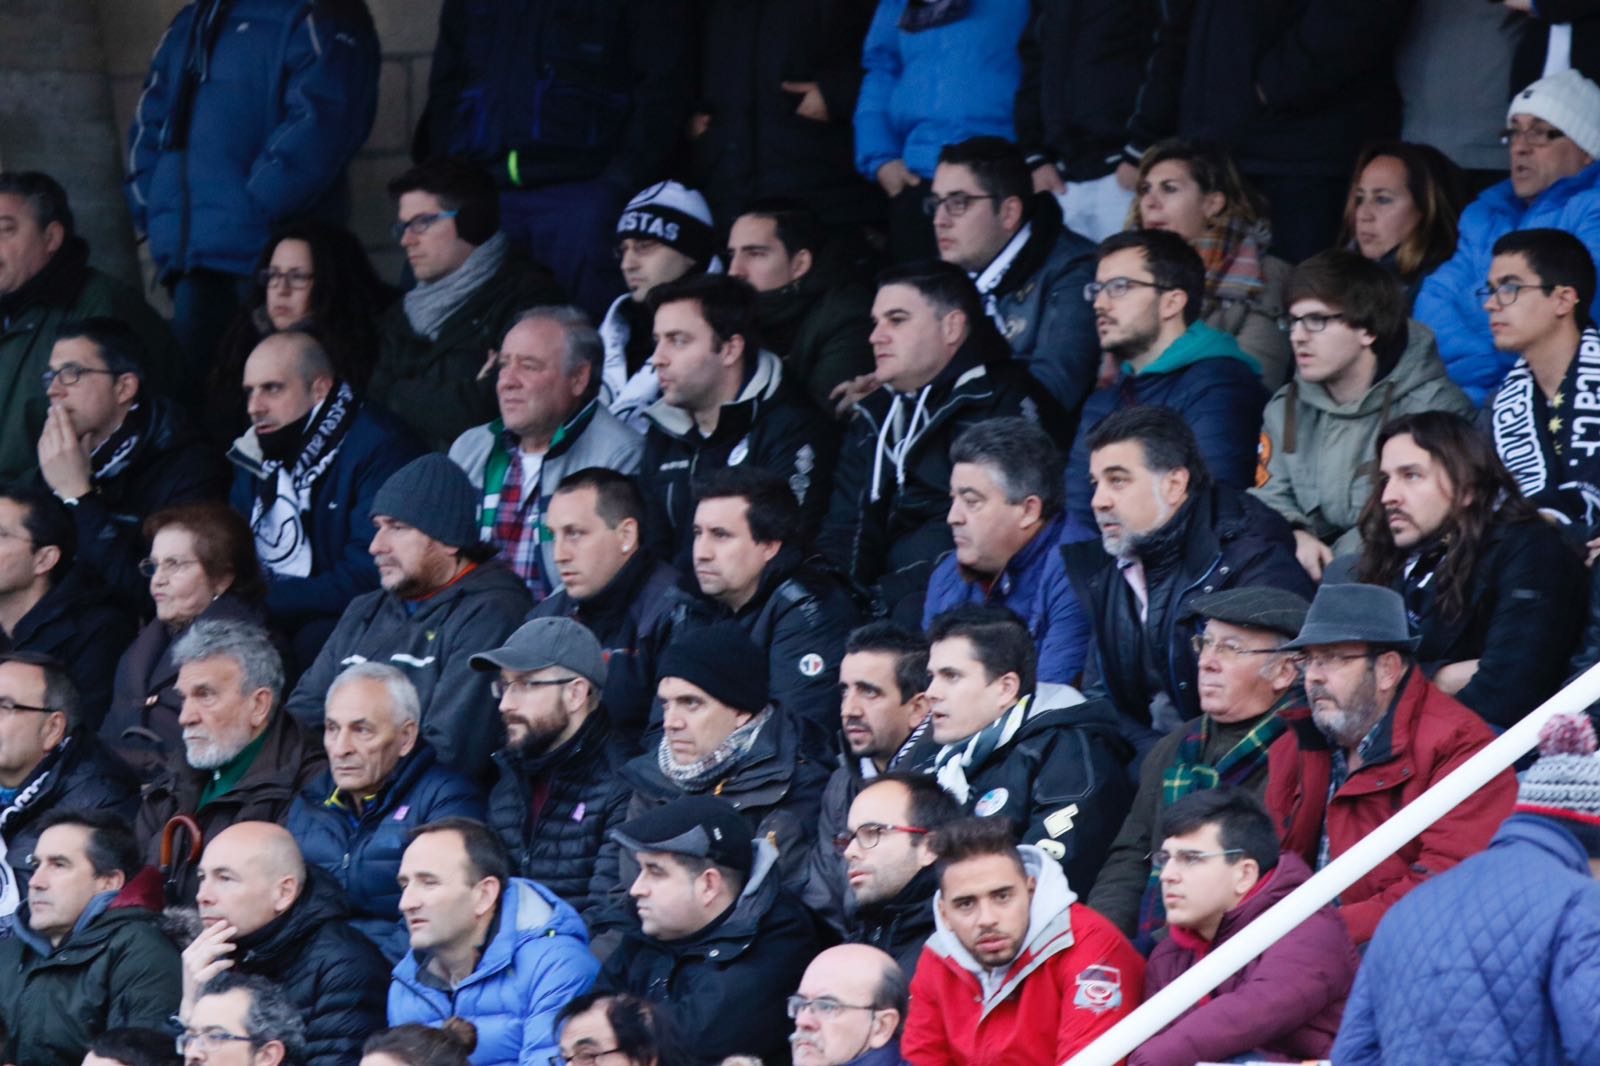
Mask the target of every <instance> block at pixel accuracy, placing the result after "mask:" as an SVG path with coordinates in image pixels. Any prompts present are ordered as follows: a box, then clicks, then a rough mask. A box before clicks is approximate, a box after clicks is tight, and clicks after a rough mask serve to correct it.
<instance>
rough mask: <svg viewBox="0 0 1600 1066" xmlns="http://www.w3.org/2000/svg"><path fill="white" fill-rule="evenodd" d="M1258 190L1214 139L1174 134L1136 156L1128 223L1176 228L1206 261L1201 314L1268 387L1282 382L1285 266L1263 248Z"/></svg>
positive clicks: (1267, 231)
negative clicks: (1233, 343)
mask: <svg viewBox="0 0 1600 1066" xmlns="http://www.w3.org/2000/svg"><path fill="white" fill-rule="evenodd" d="M1270 217H1271V215H1270V212H1269V211H1268V208H1267V201H1266V198H1265V197H1263V196H1262V195H1261V194H1260V193H1259V192H1257V191H1256V190H1255V189H1254V188H1253V187H1252V186H1251V185H1250V184H1249V183H1248V182H1246V181H1245V179H1244V177H1243V175H1241V174H1240V173H1239V168H1238V167H1237V166H1235V165H1234V162H1233V157H1232V156H1230V155H1229V154H1228V152H1227V149H1225V148H1223V147H1222V146H1221V145H1219V144H1213V143H1211V142H1208V141H1185V140H1179V139H1177V138H1173V139H1171V140H1165V141H1161V142H1159V143H1157V144H1154V145H1152V146H1151V147H1150V149H1149V151H1147V152H1145V153H1144V155H1143V157H1142V158H1141V159H1140V161H1139V178H1138V183H1137V184H1136V185H1135V186H1134V200H1133V207H1132V208H1131V209H1130V210H1129V211H1128V228H1129V229H1163V230H1168V231H1170V232H1172V233H1176V234H1177V235H1178V236H1180V237H1182V238H1183V239H1184V240H1186V241H1188V242H1189V245H1190V246H1191V247H1192V248H1194V250H1195V251H1197V252H1199V253H1200V259H1201V261H1202V262H1204V263H1205V266H1206V288H1205V298H1204V301H1203V302H1202V304H1201V307H1200V317H1201V318H1202V319H1203V320H1204V321H1205V323H1206V325H1208V326H1211V327H1213V328H1215V329H1220V330H1221V331H1222V332H1224V333H1227V334H1229V335H1231V336H1232V337H1233V338H1234V339H1235V340H1237V341H1238V342H1239V347H1240V348H1243V349H1244V351H1245V352H1246V354H1248V355H1251V356H1253V357H1254V358H1255V360H1256V362H1257V363H1259V364H1260V366H1261V377H1262V382H1263V384H1265V385H1266V387H1267V391H1268V392H1269V393H1270V392H1274V391H1276V390H1277V388H1278V386H1280V385H1282V384H1283V383H1284V382H1285V381H1287V380H1288V379H1289V377H1290V375H1291V374H1293V372H1294V368H1293V366H1292V365H1291V360H1290V350H1289V341H1288V338H1287V337H1285V336H1284V335H1283V331H1282V330H1280V329H1278V316H1279V315H1280V314H1282V313H1283V310H1284V306H1283V291H1284V288H1285V287H1286V286H1287V285H1288V284H1289V270H1290V264H1288V263H1286V262H1284V261H1283V260H1282V259H1279V258H1277V257H1276V256H1271V255H1268V254H1267V249H1268V247H1269V246H1270V245H1271V244H1272V224H1271V222H1270Z"/></svg>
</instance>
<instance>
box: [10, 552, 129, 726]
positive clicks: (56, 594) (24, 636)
mask: <svg viewBox="0 0 1600 1066" xmlns="http://www.w3.org/2000/svg"><path fill="white" fill-rule="evenodd" d="M133 636H134V621H133V615H132V614H130V613H128V612H126V611H123V610H121V609H120V608H118V607H117V606H115V605H114V604H112V603H111V601H110V600H109V599H107V597H106V592H105V587H104V586H103V585H101V584H100V581H99V579H98V578H96V577H95V576H94V575H93V574H88V573H85V572H83V571H82V570H81V569H80V568H79V567H77V566H76V565H73V566H70V567H68V569H67V572H66V574H65V575H64V576H63V577H62V578H61V579H60V580H59V581H57V582H56V583H55V585H54V586H53V587H52V588H51V589H50V591H48V592H46V593H45V594H44V597H43V598H42V599H40V600H39V602H38V603H36V604H34V605H33V609H32V610H31V611H29V612H28V613H27V614H25V615H23V616H22V618H21V619H19V620H18V621H17V627H16V629H14V630H12V632H11V635H10V637H9V638H8V637H6V636H5V635H4V634H0V652H12V651H27V652H37V653H39V654H42V655H49V656H51V657H52V658H54V659H55V660H56V661H57V662H59V663H61V664H63V665H64V666H65V667H66V670H67V675H68V676H69V677H71V678H72V683H73V684H74V685H76V686H77V689H78V720H79V721H80V722H82V723H83V724H84V725H85V726H87V727H88V728H90V729H99V728H100V723H101V722H103V721H105V717H106V708H107V707H109V706H110V705H111V678H112V676H113V675H114V674H115V673H116V669H117V660H118V659H119V658H120V657H121V656H122V652H123V650H124V649H125V648H127V646H128V645H129V644H131V643H133Z"/></svg>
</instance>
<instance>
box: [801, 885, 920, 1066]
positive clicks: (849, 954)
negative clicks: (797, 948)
mask: <svg viewBox="0 0 1600 1066" xmlns="http://www.w3.org/2000/svg"><path fill="white" fill-rule="evenodd" d="M930 912H931V907H930ZM918 951H919V952H920V951H921V946H920V945H919V946H918ZM913 961H914V960H913ZM908 983H909V982H908V981H907V978H906V974H905V971H904V969H903V968H902V967H901V965H900V964H899V963H897V962H895V960H894V958H893V957H892V956H890V955H887V954H885V953H884V952H882V951H879V950H878V949H877V948H872V947H867V946H865V945H862V944H841V945H839V946H838V947H833V948H829V949H828V950H827V951H824V952H823V953H822V954H820V955H818V956H817V957H816V958H814V959H812V960H811V965H810V966H807V967H806V972H805V974H804V975H803V976H802V977H801V978H800V987H799V988H798V989H796V990H795V994H794V995H792V996H790V997H789V1000H788V1007H789V1017H790V1018H792V1019H794V1032H793V1033H791V1034H790V1036H789V1050H790V1053H791V1054H792V1056H793V1062H794V1066H905V1060H904V1059H903V1058H901V1057H900V1026H901V1023H902V1022H904V1021H905V1017H906V1007H907V1005H908V1003H909V1000H910V995H909V989H908V987H907V986H908Z"/></svg>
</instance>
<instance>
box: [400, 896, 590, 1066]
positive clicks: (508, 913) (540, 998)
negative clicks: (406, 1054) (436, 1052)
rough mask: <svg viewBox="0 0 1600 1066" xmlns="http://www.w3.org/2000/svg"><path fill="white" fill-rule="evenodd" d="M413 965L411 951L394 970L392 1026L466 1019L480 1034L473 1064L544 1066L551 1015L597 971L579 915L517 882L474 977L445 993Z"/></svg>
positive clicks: (550, 1050) (552, 1049) (552, 1048)
mask: <svg viewBox="0 0 1600 1066" xmlns="http://www.w3.org/2000/svg"><path fill="white" fill-rule="evenodd" d="M418 965H419V963H418V960H417V953H416V952H415V951H408V952H406V956H405V958H403V959H401V960H400V965H398V966H396V967H395V969H394V980H393V981H391V982H390V983H389V1024H390V1025H392V1026H393V1025H406V1024H408V1023H411V1022H417V1023H420V1024H422V1025H433V1026H438V1025H441V1024H443V1023H444V1021H445V1019H447V1018H449V1017H450V1016H451V1015H458V1016H460V1017H462V1018H465V1019H466V1020H467V1021H469V1022H471V1023H472V1024H473V1025H475V1026H477V1028H478V1049H477V1050H476V1051H474V1052H473V1053H472V1063H473V1066H545V1064H546V1063H548V1062H549V1061H550V1056H551V1055H554V1054H555V1053H556V1051H557V1050H558V1047H557V1040H556V1029H555V1021H556V1015H557V1014H558V1013H559V1012H560V1010H561V1008H562V1007H564V1006H566V1005H567V1004H568V1003H570V1002H571V1001H572V1000H574V999H576V998H577V997H578V996H581V995H583V994H584V993H585V992H587V991H589V988H590V986H591V985H593V984H594V979H595V975H596V974H598V973H599V972H600V963H599V961H598V960H596V959H595V957H594V956H593V955H591V954H590V953H589V933H588V930H586V929H585V928H584V927H583V921H582V920H581V919H580V918H579V917H578V912H577V911H575V910H573V909H572V908H571V907H570V906H568V905H567V904H566V903H564V902H562V901H561V900H560V899H559V898H557V897H556V896H555V895H554V894H553V893H552V892H551V891H550V890H549V889H547V888H545V887H544V886H543V885H541V884H538V883H537V882H534V881H527V880H524V879H523V878H520V877H514V878H512V879H511V881H510V882H509V883H508V884H507V887H506V894H505V898H504V899H503V900H502V901H501V903H500V925H499V928H498V929H497V930H496V931H495V934H494V939H493V940H491V941H490V942H489V946H488V947H487V948H486V949H484V952H483V958H482V959H480V960H479V961H478V968H477V969H475V970H473V971H472V974H471V976H469V977H468V978H467V979H466V980H465V981H462V982H461V984H459V985H457V986H456V987H455V989H454V990H453V991H452V992H445V991H444V990H443V989H440V988H436V987H434V986H433V985H432V984H425V983H424V982H423V981H422V980H420V979H419V977H418V973H417V971H418Z"/></svg>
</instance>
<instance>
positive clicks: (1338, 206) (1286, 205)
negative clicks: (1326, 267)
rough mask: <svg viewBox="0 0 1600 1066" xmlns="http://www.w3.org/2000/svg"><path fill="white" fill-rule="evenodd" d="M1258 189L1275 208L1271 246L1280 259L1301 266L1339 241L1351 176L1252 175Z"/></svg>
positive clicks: (1251, 178)
mask: <svg viewBox="0 0 1600 1066" xmlns="http://www.w3.org/2000/svg"><path fill="white" fill-rule="evenodd" d="M1247 177H1248V178H1249V180H1250V181H1251V182H1252V183H1254V185H1255V187H1256V188H1258V189H1260V190H1261V191H1262V192H1263V193H1264V194H1266V197H1267V201H1268V202H1269V203H1270V204H1271V205H1272V247H1271V249H1269V250H1270V251H1271V252H1272V254H1273V255H1275V256H1277V257H1278V258H1279V259H1286V260H1288V261H1289V262H1290V263H1298V262H1300V261H1301V260H1303V259H1309V258H1310V257H1311V256H1313V255H1316V254H1317V253H1318V252H1320V251H1322V250H1323V249H1325V248H1332V247H1333V242H1334V241H1336V240H1338V239H1339V226H1340V224H1341V223H1343V221H1344V202H1345V197H1346V196H1347V195H1348V194H1349V189H1350V179H1349V178H1348V177H1337V178H1331V177H1323V176H1319V175H1315V174H1251V175H1247Z"/></svg>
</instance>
